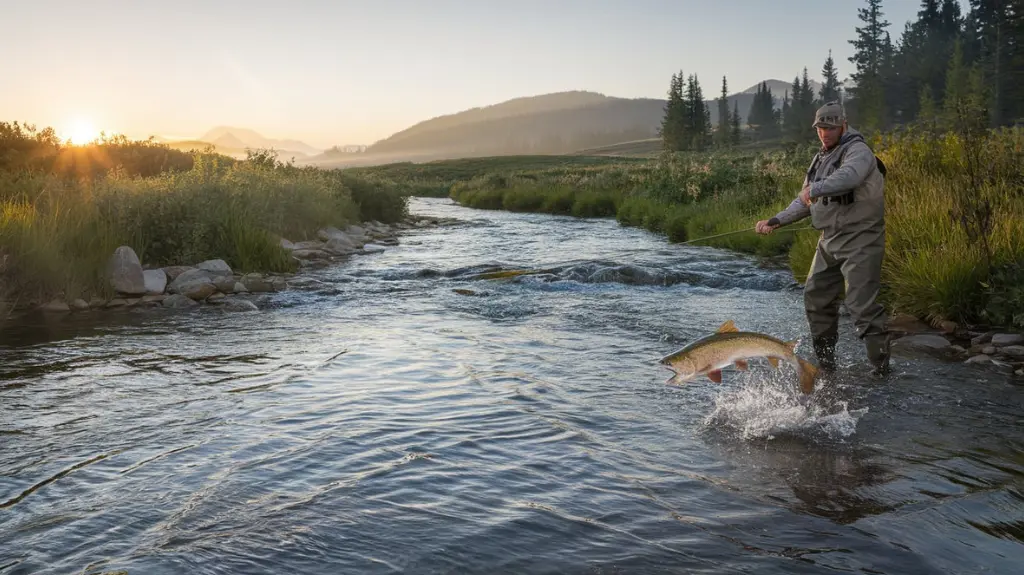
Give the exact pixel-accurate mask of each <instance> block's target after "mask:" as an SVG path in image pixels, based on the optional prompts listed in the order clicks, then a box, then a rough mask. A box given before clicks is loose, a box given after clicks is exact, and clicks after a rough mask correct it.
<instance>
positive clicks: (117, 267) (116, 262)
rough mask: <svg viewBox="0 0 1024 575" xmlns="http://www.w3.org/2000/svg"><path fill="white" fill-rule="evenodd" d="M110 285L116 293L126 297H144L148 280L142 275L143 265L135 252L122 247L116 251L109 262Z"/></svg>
mask: <svg viewBox="0 0 1024 575" xmlns="http://www.w3.org/2000/svg"><path fill="white" fill-rule="evenodd" d="M108 267H109V270H108V271H109V277H110V285H111V287H113V288H114V291H116V292H118V293H122V294H125V295H144V294H145V293H146V278H145V276H144V275H143V273H142V264H141V263H139V256H138V255H136V254H135V250H133V249H132V248H130V247H128V246H121V247H119V248H117V249H116V250H114V255H112V256H111V257H110V262H109V266H108Z"/></svg>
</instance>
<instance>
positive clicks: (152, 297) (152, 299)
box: [142, 294, 168, 303]
mask: <svg viewBox="0 0 1024 575" xmlns="http://www.w3.org/2000/svg"><path fill="white" fill-rule="evenodd" d="M167 297H168V296H166V295H164V294H149V295H144V296H142V303H161V302H163V301H164V300H165V299H167Z"/></svg>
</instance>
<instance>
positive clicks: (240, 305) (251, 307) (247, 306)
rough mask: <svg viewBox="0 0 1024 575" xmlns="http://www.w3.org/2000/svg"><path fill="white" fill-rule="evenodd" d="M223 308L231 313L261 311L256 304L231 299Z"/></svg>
mask: <svg viewBox="0 0 1024 575" xmlns="http://www.w3.org/2000/svg"><path fill="white" fill-rule="evenodd" d="M221 308H223V309H224V311H230V312H246V311H259V309H260V308H258V307H256V304H254V303H252V302H251V301H249V300H247V299H235V298H231V299H228V300H227V301H225V302H224V303H223V304H222V305H221Z"/></svg>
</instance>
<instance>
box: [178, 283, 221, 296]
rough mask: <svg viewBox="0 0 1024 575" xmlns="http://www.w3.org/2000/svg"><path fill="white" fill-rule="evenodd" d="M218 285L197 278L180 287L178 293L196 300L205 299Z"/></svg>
mask: <svg viewBox="0 0 1024 575" xmlns="http://www.w3.org/2000/svg"><path fill="white" fill-rule="evenodd" d="M216 291H217V287H216V286H214V285H213V284H212V283H211V282H209V281H206V280H195V281H193V282H189V283H186V284H183V285H181V286H179V287H178V293H179V294H181V295H183V296H185V297H187V298H189V299H194V300H196V301H199V300H204V299H206V298H208V297H210V296H211V295H213V294H214V293H216Z"/></svg>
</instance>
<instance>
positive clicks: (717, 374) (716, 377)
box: [708, 369, 722, 383]
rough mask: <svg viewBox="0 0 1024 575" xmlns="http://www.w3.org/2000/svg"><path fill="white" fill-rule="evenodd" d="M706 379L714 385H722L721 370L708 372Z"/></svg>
mask: <svg viewBox="0 0 1024 575" xmlns="http://www.w3.org/2000/svg"><path fill="white" fill-rule="evenodd" d="M708 379H710V380H711V381H713V382H715V383H722V370H720V369H716V370H714V371H709V372H708Z"/></svg>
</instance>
